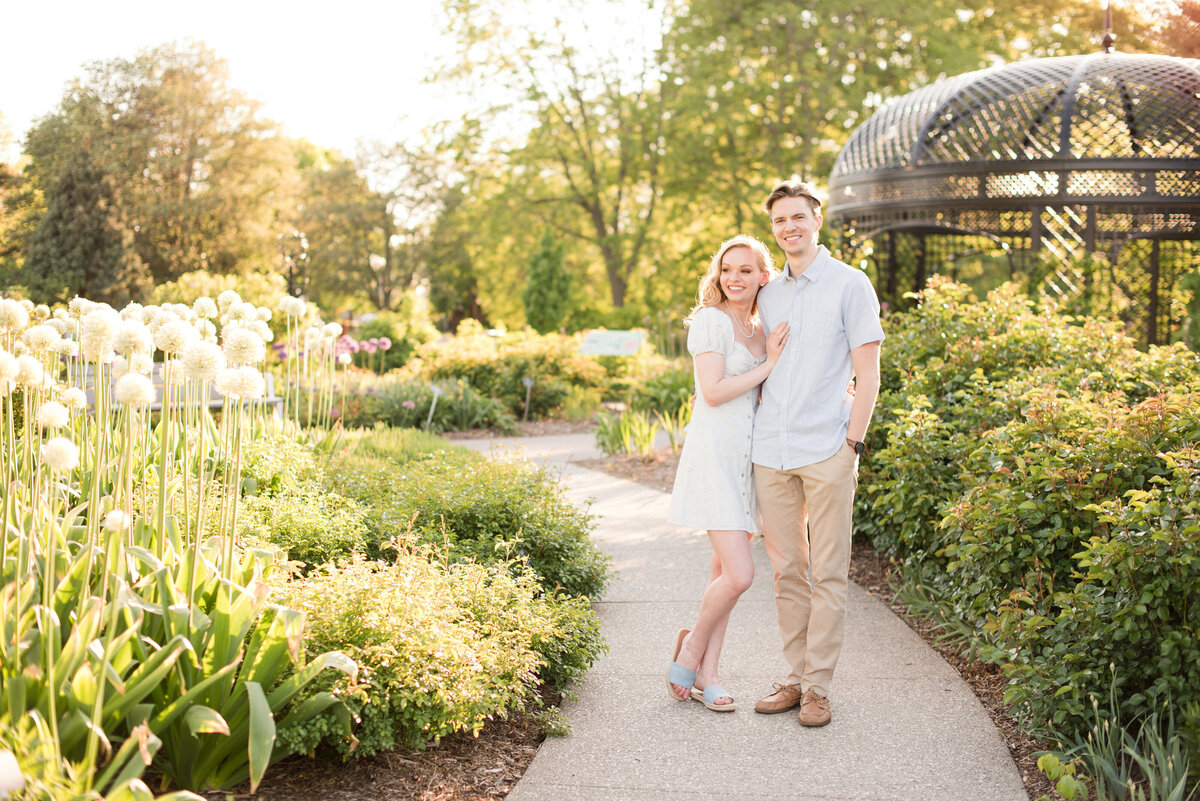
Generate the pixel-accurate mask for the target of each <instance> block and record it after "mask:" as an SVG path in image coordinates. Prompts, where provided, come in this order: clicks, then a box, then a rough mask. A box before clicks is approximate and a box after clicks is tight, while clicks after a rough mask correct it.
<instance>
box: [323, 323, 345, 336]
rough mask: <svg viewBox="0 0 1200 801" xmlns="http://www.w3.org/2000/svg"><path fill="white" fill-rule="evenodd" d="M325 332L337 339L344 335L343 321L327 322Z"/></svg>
mask: <svg viewBox="0 0 1200 801" xmlns="http://www.w3.org/2000/svg"><path fill="white" fill-rule="evenodd" d="M323 333H324V334H325V336H326V338H328V339H337V338H338V337H340V336H341V335H342V325H341V323H326V324H325V328H324V329H323Z"/></svg>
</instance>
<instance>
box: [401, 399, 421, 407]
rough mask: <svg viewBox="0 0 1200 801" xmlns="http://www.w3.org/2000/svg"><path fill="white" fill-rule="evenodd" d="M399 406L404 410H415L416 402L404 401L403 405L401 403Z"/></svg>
mask: <svg viewBox="0 0 1200 801" xmlns="http://www.w3.org/2000/svg"><path fill="white" fill-rule="evenodd" d="M400 405H401V406H403V407H404V408H405V409H415V408H417V402H416V401H410V400H406V401H405V402H404V403H402V404H400Z"/></svg>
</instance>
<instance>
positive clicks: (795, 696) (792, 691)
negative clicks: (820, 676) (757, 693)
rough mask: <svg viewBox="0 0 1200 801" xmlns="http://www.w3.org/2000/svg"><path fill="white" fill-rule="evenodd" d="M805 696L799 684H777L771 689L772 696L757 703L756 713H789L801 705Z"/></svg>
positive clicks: (755, 705) (755, 706)
mask: <svg viewBox="0 0 1200 801" xmlns="http://www.w3.org/2000/svg"><path fill="white" fill-rule="evenodd" d="M803 696H804V693H802V692H801V691H800V685H799V684H776V685H775V686H774V687H773V688H771V694H770V695H768V696H766V697H765V698H760V699H758V701H756V702H755V704H754V711H755V712H761V713H762V714H764V715H774V714H777V713H779V712H787V711H788V710H789V709H791V708H792V707H794V706H796V705H797V704H799V703H800V701H801V699H802V697H803Z"/></svg>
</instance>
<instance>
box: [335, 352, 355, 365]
mask: <svg viewBox="0 0 1200 801" xmlns="http://www.w3.org/2000/svg"><path fill="white" fill-rule="evenodd" d="M337 360H338V364H340V365H342V366H343V367H344V366H346V365H347V364H350V362H352V361H354V359H353V357H351V355H350V354H349V353H339V354H338V357H337Z"/></svg>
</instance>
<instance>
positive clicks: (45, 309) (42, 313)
mask: <svg viewBox="0 0 1200 801" xmlns="http://www.w3.org/2000/svg"><path fill="white" fill-rule="evenodd" d="M33 316H34V317H36V318H38V319H39V320H45V319H46V318H47V317H49V316H50V307H49V306H47V305H46V304H45V303H39V304H38V305H36V306H34V307H33Z"/></svg>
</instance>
